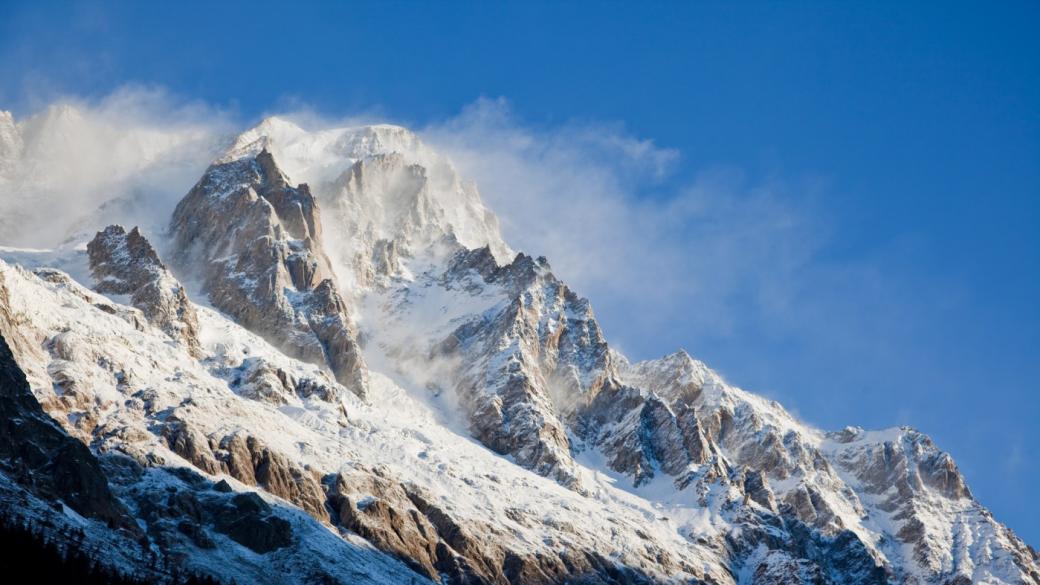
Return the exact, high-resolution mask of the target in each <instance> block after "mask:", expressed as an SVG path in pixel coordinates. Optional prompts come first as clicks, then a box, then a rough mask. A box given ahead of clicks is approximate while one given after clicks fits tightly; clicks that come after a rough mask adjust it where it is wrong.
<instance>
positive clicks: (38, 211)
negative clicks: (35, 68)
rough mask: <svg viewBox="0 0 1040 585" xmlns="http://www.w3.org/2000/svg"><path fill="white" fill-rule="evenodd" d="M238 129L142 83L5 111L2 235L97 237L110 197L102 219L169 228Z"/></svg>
mask: <svg viewBox="0 0 1040 585" xmlns="http://www.w3.org/2000/svg"><path fill="white" fill-rule="evenodd" d="M231 130H232V126H231V124H230V122H229V118H228V117H227V116H226V115H225V114H224V113H222V112H219V111H216V110H214V109H213V108H210V107H208V106H205V105H200V104H193V103H183V102H180V101H177V100H175V99H173V98H171V97H169V96H168V95H167V94H165V93H164V92H163V91H161V90H154V89H146V88H139V87H130V88H123V89H121V90H118V91H116V92H114V93H112V94H110V95H108V96H107V97H105V98H102V99H100V100H96V101H86V100H81V99H75V98H66V99H60V100H56V101H54V102H53V103H51V104H50V105H48V106H47V107H46V108H44V109H42V110H41V111H39V112H37V113H35V114H33V115H30V116H27V117H25V118H23V119H15V118H14V117H13V116H11V115H10V114H7V113H6V112H0V244H3V245H15V246H29V247H51V246H55V245H58V244H61V243H63V242H65V241H66V240H67V239H68V238H70V237H72V238H75V239H82V238H83V236H84V235H86V236H87V238H89V236H91V235H93V231H94V230H96V229H98V227H99V226H98V225H93V222H91V221H90V218H91V217H92V215H93V214H94V213H95V212H96V210H98V208H99V207H101V206H102V205H105V204H106V203H108V205H107V206H106V209H105V211H104V218H103V219H102V218H98V220H99V221H102V222H107V223H113V222H117V221H118V222H126V223H131V224H142V225H143V226H145V227H148V228H150V229H156V228H158V229H161V228H162V226H163V225H164V222H163V221H162V220H161V219H159V218H167V217H169V212H170V210H172V209H173V206H174V205H175V204H176V202H177V201H178V200H179V199H180V198H181V197H183V196H184V194H185V193H186V192H187V191H188V190H189V189H190V188H191V185H192V184H193V183H194V182H195V181H196V180H197V179H198V177H199V176H200V175H201V174H202V172H203V170H205V168H206V166H207V165H208V164H209V162H210V161H211V160H212V159H213V158H214V157H215V156H216V155H217V154H218V153H219V151H220V149H221V148H222V146H223V145H224V144H226V142H227V140H228V139H227V136H228V135H229V132H230V131H231ZM153 224H154V225H153ZM99 225H100V224H99ZM102 227H103V226H102ZM81 232H83V233H81Z"/></svg>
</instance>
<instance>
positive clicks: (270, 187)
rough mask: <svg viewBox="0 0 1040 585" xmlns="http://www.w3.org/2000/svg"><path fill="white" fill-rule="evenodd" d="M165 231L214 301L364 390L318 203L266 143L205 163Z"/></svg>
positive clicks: (183, 265)
mask: <svg viewBox="0 0 1040 585" xmlns="http://www.w3.org/2000/svg"><path fill="white" fill-rule="evenodd" d="M170 231H171V232H172V234H173V238H174V244H173V249H174V255H173V262H174V265H175V266H177V267H178V270H180V271H181V272H182V273H183V274H187V275H191V276H193V277H197V278H199V279H201V282H202V287H203V292H205V294H207V295H208V297H209V299H210V301H211V302H212V303H213V305H214V306H215V307H217V308H219V309H220V310H222V311H224V312H226V313H228V314H229V315H231V316H233V317H234V318H235V319H236V320H237V321H238V322H239V323H242V325H243V326H245V327H246V328H248V329H250V330H252V331H255V332H257V333H259V334H260V335H262V336H263V337H264V338H266V339H268V340H270V341H271V342H272V343H274V344H275V345H277V346H278V347H279V348H281V349H282V350H283V351H285V352H286V353H287V354H288V355H290V356H291V357H295V358H299V359H302V360H305V361H309V362H311V363H317V364H325V365H327V366H328V368H329V369H330V370H331V371H332V373H333V374H334V375H335V376H336V379H337V380H338V381H339V382H340V383H342V384H343V385H345V386H347V387H348V388H350V389H351V390H352V391H354V392H355V393H357V394H358V395H359V396H364V393H365V387H366V373H365V364H364V359H363V357H362V356H361V353H360V350H359V348H358V344H357V334H356V331H355V328H354V324H353V322H352V321H351V319H350V315H349V312H348V308H347V306H346V303H345V302H344V300H343V297H342V296H341V295H340V293H339V291H338V290H337V287H336V285H335V281H334V279H333V274H332V271H331V269H330V267H329V263H328V259H327V258H326V256H325V253H324V251H323V249H322V246H321V241H322V240H321V233H322V227H321V218H320V215H319V212H318V206H317V203H316V202H315V201H314V198H313V197H312V196H311V194H310V190H309V189H308V187H307V186H306V185H299V186H297V187H292V186H290V185H289V180H288V178H287V177H286V176H285V175H284V174H283V173H282V171H281V170H280V169H279V168H278V166H277V164H276V163H275V160H274V157H273V156H272V155H271V154H270V153H269V152H267V151H266V150H265V151H262V152H260V153H259V154H257V155H256V156H255V157H247V158H240V159H233V160H227V159H224V160H222V161H220V162H217V163H216V164H214V165H213V166H212V167H210V169H209V170H207V171H206V174H205V175H204V176H203V178H202V179H201V180H200V181H199V182H198V184H196V185H195V187H194V188H193V189H192V190H191V192H190V193H188V195H187V196H186V197H185V198H184V199H183V200H182V201H181V202H180V204H178V206H177V209H176V210H175V212H174V215H173V219H172V221H171V224H170Z"/></svg>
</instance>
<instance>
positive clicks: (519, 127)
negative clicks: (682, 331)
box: [422, 100, 827, 353]
mask: <svg viewBox="0 0 1040 585" xmlns="http://www.w3.org/2000/svg"><path fill="white" fill-rule="evenodd" d="M422 134H423V136H424V137H425V138H426V139H427V140H428V141H429V142H431V143H432V144H434V145H435V146H436V147H438V148H440V149H442V150H444V151H446V152H447V153H448V154H449V156H450V157H451V158H452V159H453V160H454V161H455V163H456V164H457V166H459V168H460V170H461V172H462V174H463V175H464V176H467V177H469V178H472V179H474V180H476V182H477V184H478V185H479V187H480V190H481V193H482V195H483V196H484V198H485V200H486V201H487V202H488V204H489V206H490V207H491V208H492V209H493V210H495V211H496V212H497V213H498V214H499V215H500V217H501V218H502V225H503V230H504V232H505V234H504V235H505V237H506V239H507V241H509V243H510V244H511V245H513V246H514V247H517V248H519V249H521V250H524V251H526V252H529V253H532V254H535V255H545V256H547V257H548V258H549V260H550V262H551V264H552V266H553V268H554V270H555V271H556V273H557V274H558V275H560V276H561V277H562V278H563V279H564V280H565V281H567V282H569V283H570V284H571V285H572V286H573V287H574V288H576V289H577V290H578V292H579V293H581V294H584V295H587V296H589V297H590V298H592V300H593V305H594V306H595V307H597V310H598V312H599V313H600V315H601V317H603V320H604V321H605V326H606V327H607V333H608V336H609V335H611V333H612V330H611V327H612V326H613V327H614V329H613V333H614V335H615V337H613V338H612V341H621V342H622V344H623V345H630V344H631V345H640V346H646V345H648V344H645V343H640V342H639V341H638V340H640V339H644V338H645V337H647V336H652V335H655V334H656V333H657V331H659V330H660V329H662V328H663V327H664V326H666V325H668V324H669V323H675V322H676V320H679V321H681V322H682V324H683V325H684V326H685V327H687V328H688V329H689V330H690V331H689V332H688V333H687V335H686V337H687V338H688V339H689V338H696V337H697V336H698V332H700V334H701V336H702V337H703V336H704V335H707V336H709V337H710V336H726V335H730V334H732V330H733V329H734V327H735V321H736V320H739V319H745V318H747V317H748V315H747V313H748V312H749V311H751V312H756V313H759V315H758V316H761V314H769V315H775V316H776V317H777V318H783V314H784V313H785V311H786V310H787V308H788V307H789V305H790V304H791V302H792V299H793V298H794V297H795V296H797V295H798V294H799V292H800V289H801V288H802V287H803V286H804V285H805V280H804V279H803V278H802V276H803V275H804V273H805V271H806V270H808V269H809V267H810V265H811V263H812V262H813V258H814V256H815V255H816V254H817V253H818V252H819V250H820V249H821V247H822V246H824V245H825V243H826V239H827V237H826V230H825V229H824V227H823V226H824V222H821V221H820V220H819V218H818V217H817V212H816V211H815V210H814V209H813V208H812V206H811V205H810V202H811V201H812V195H813V194H814V193H813V191H814V190H815V189H816V187H815V186H814V185H813V184H811V183H806V184H804V185H800V186H799V188H800V191H798V192H794V191H793V189H792V188H790V187H789V186H787V185H785V184H784V183H782V182H781V181H779V180H764V181H760V182H752V181H749V180H748V179H747V178H746V177H745V176H744V175H743V174H742V173H741V172H739V171H737V170H734V169H725V168H716V169H709V170H706V171H704V172H702V173H701V174H699V175H698V176H697V177H696V178H695V179H694V180H693V181H692V183H690V184H688V185H685V186H682V185H680V186H678V187H671V189H672V192H668V189H669V184H668V182H667V181H665V182H662V180H663V179H666V178H667V177H668V174H669V172H670V171H671V170H672V168H673V167H674V166H675V165H676V162H677V161H678V159H679V156H678V153H677V152H675V151H674V150H670V149H666V148H661V147H658V146H657V145H655V144H654V143H653V142H652V141H649V140H640V139H636V138H633V137H631V136H629V135H627V134H626V133H624V131H623V129H621V128H619V127H616V126H605V125H565V126H563V127H559V128H549V129H534V128H531V127H528V126H525V125H524V124H522V123H520V122H519V121H517V120H516V119H515V118H514V117H512V115H511V114H510V111H509V107H508V104H507V103H506V102H504V101H503V100H480V101H478V102H477V103H475V104H474V105H472V106H470V107H468V108H466V109H465V110H464V111H463V112H462V113H461V114H460V115H459V116H458V117H456V118H454V119H452V120H448V121H446V122H444V123H441V124H434V125H431V126H430V127H427V128H425V129H424V130H423V132H422ZM655 190H656V191H657V192H654V191H655ZM633 315H638V318H637V319H633V318H632V316H633ZM635 353H640V352H639V351H636V352H635Z"/></svg>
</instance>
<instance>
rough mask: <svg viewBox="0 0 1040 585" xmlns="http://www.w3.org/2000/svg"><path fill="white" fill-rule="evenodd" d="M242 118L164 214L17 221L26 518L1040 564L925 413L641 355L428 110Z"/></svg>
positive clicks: (146, 568)
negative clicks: (524, 228) (392, 116)
mask: <svg viewBox="0 0 1040 585" xmlns="http://www.w3.org/2000/svg"><path fill="white" fill-rule="evenodd" d="M23 124H24V123H19V122H16V121H15V120H14V119H13V118H12V117H11V116H9V115H3V114H0V177H5V176H7V177H10V176H13V175H15V174H17V173H18V172H19V171H18V164H19V161H20V160H21V159H20V158H19V157H20V156H21V155H20V154H19V153H20V152H21V149H24V148H25V147H24V145H23V142H24V141H23V140H22V138H21V136H22V133H23V132H24V129H23V126H22V125H23ZM229 142H230V144H231V146H230V148H228V149H227V151H226V152H224V153H223V154H222V155H220V156H218V157H217V158H216V159H215V160H214V161H213V163H212V165H211V166H210V167H209V168H208V169H207V170H206V171H205V172H204V173H203V174H202V175H201V177H199V179H198V181H197V183H196V184H195V185H194V187H191V188H190V189H187V190H186V194H185V195H184V197H183V199H182V200H181V201H180V203H179V204H178V205H177V206H176V209H174V210H173V212H172V215H171V216H170V217H158V218H156V217H152V218H149V222H148V224H147V225H149V226H155V225H161V226H166V227H165V228H163V229H153V230H152V231H151V233H148V232H147V231H146V230H140V229H131V228H134V226H118V225H109V224H108V222H107V221H106V220H105V212H103V211H102V212H98V211H95V210H91V211H90V213H86V214H84V216H83V220H82V221H81V222H80V223H78V224H77V228H76V230H79V231H73V232H72V233H71V235H72V239H71V240H67V242H68V243H67V244H65V245H63V246H62V247H60V248H57V249H47V250H39V249H19V248H3V249H0V258H2V260H0V334H2V336H3V338H4V339H5V340H6V341H5V342H4V343H3V344H2V347H0V350H2V351H0V362H2V363H0V373H2V374H3V376H0V383H2V384H3V387H2V392H0V411H2V412H3V413H4V420H2V421H0V433H2V434H4V435H5V441H4V442H2V443H0V502H2V506H0V513H2V514H3V516H4V517H5V518H7V519H9V521H10V519H13V520H14V521H17V522H23V523H29V524H31V525H32V526H36V527H39V529H40V530H44V531H47V532H48V534H53V535H54V538H55V539H56V540H57V541H58V542H60V543H63V544H62V546H67V547H78V546H87V547H89V550H92V551H100V552H97V556H98V559H99V561H100V562H102V563H104V564H106V565H109V566H112V567H115V568H117V569H118V570H120V571H123V572H125V573H128V574H132V575H135V576H138V577H140V578H144V579H147V580H153V581H162V580H164V579H165V580H170V579H172V578H173V577H171V576H172V575H174V574H175V573H176V574H181V575H183V574H190V573H198V574H205V575H209V576H212V577H214V578H217V579H221V580H226V581H230V580H235V581H236V582H239V583H244V582H250V583H252V582H256V583H309V582H314V583H409V582H414V583H424V582H441V583H502V584H504V583H513V584H521V583H715V584H736V583H740V584H745V583H747V584H750V583H761V584H769V583H777V584H779V583H805V584H809V583H812V584H817V583H834V584H839V583H862V584H867V583H914V584H920V585H925V584H936V585H939V584H947V583H950V584H955V583H956V584H960V583H994V584H995V583H1008V584H1010V583H1027V584H1040V556H1038V554H1037V552H1036V551H1035V550H1033V549H1031V548H1030V547H1028V546H1027V545H1026V544H1024V543H1023V542H1022V541H1021V540H1020V539H1018V538H1017V537H1016V536H1015V535H1014V534H1013V533H1012V532H1011V531H1010V530H1009V529H1008V528H1006V527H1005V526H1003V525H1002V524H1000V523H999V522H998V521H997V520H996V519H994V518H993V517H992V515H991V514H990V513H989V512H988V511H987V510H986V509H985V508H984V507H983V506H982V505H981V504H979V503H978V502H977V501H976V500H975V499H974V498H973V497H972V494H971V492H970V490H969V489H968V487H967V486H966V485H965V482H964V479H963V477H962V476H961V474H960V473H959V471H958V470H957V467H956V465H955V464H954V462H953V460H952V459H951V458H950V456H949V455H947V454H945V453H943V452H942V451H940V450H939V449H938V447H936V446H935V445H934V444H933V443H932V441H931V440H930V439H929V438H928V437H926V436H924V435H922V434H921V433H918V432H916V431H914V430H913V429H910V428H898V429H888V430H883V431H865V430H863V429H859V428H852V427H850V428H846V429H843V430H841V431H836V432H825V431H822V430H819V429H815V428H812V427H810V426H808V425H806V424H804V423H802V422H800V421H798V420H796V419H795V418H794V417H792V416H791V415H790V414H788V413H787V412H786V411H785V410H784V409H783V407H781V406H780V405H779V404H777V403H775V402H771V401H768V400H765V399H763V398H761V397H758V396H756V395H754V394H751V393H749V392H746V391H744V390H741V389H739V388H735V387H733V386H731V385H729V384H728V383H726V381H725V380H723V379H722V378H721V377H720V376H719V375H718V374H716V373H715V372H713V371H712V370H711V369H710V368H708V367H707V366H706V365H705V364H703V363H701V362H699V361H697V360H696V359H694V358H692V357H691V356H690V355H688V354H687V353H686V352H685V351H678V352H676V353H674V354H672V355H669V356H665V357H663V358H661V359H657V360H650V361H645V362H639V363H632V362H630V361H629V360H628V359H627V358H626V357H625V356H624V355H622V354H621V353H619V352H618V351H616V350H615V349H613V348H611V347H610V345H609V343H608V342H607V339H606V337H605V336H604V333H603V332H602V331H601V329H600V327H599V325H598V323H597V321H596V318H595V314H594V313H593V311H592V307H591V304H590V302H589V301H588V300H587V299H585V298H582V297H581V296H580V295H578V294H577V293H576V292H575V291H573V290H571V289H570V288H569V287H568V286H567V284H566V283H564V282H562V281H561V280H560V279H559V278H558V277H557V276H555V275H554V274H553V272H552V268H551V265H550V262H549V260H547V259H545V258H532V257H530V256H528V255H526V254H523V253H515V252H514V251H513V250H512V249H511V248H510V247H509V246H508V244H507V243H506V242H504V241H503V240H502V237H501V235H500V233H499V228H498V220H497V219H496V217H495V215H494V214H493V213H492V211H491V210H489V209H488V208H487V207H486V206H485V205H484V204H483V202H482V200H481V198H480V195H479V193H478V191H477V188H476V186H475V185H473V184H472V183H469V182H467V181H465V180H464V179H463V178H461V177H460V176H459V174H458V172H457V171H456V170H455V169H454V167H453V166H452V164H451V162H450V161H448V160H447V159H446V158H444V157H443V156H441V155H439V154H438V153H436V152H434V151H433V150H432V149H430V148H429V147H428V146H426V145H425V144H424V143H423V142H422V141H421V140H420V138H419V137H418V136H416V135H415V134H414V133H412V132H410V131H408V130H406V129H404V128H400V127H396V126H388V125H379V126H366V127H357V128H336V129H327V130H321V131H316V132H311V131H306V130H304V129H302V128H301V127H299V126H297V125H296V124H293V123H292V122H290V121H287V120H284V119H279V118H269V119H267V120H265V121H263V122H262V123H261V124H259V125H258V126H257V127H255V128H253V129H250V130H248V131H247V132H244V133H243V134H241V135H240V136H238V137H237V138H236V139H234V140H232V141H229ZM12 169H13V170H12ZM36 172H38V171H36ZM4 184H5V183H3V182H0V189H3V188H4V187H3V186H4ZM13 196H14V195H13V194H11V193H8V192H0V198H7V197H13ZM112 205H118V203H109V204H108V208H111V206H112ZM157 208H161V206H157ZM83 222H87V223H89V222H97V224H96V225H92V226H89V235H88V236H87V237H85V238H84V237H79V236H77V235H76V234H81V233H84V232H83V231H82V229H83V225H84V223H83ZM95 233H96V235H95ZM64 236H65V234H61V235H60V237H57V238H55V239H56V241H66V238H65V237H64ZM0 243H2V242H0ZM7 348H9V350H8V349H7ZM55 422H56V423H57V424H55ZM84 445H85V446H86V447H84ZM54 453H59V454H60V455H53V454H54ZM63 458H64V459H63ZM52 461H53V462H62V461H69V462H70V463H68V464H66V463H60V464H57V465H55V464H53V463H50V462H52ZM70 532H75V533H76V534H79V536H78V537H77V539H69V538H66V537H65V536H64V535H67V534H69V533H70ZM63 539H64V540H63ZM84 543H85V544H84Z"/></svg>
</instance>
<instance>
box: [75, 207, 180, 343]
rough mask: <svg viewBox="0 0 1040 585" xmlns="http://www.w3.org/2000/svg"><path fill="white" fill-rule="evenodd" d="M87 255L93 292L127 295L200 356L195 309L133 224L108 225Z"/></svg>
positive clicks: (170, 334)
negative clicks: (92, 279) (93, 281)
mask: <svg viewBox="0 0 1040 585" xmlns="http://www.w3.org/2000/svg"><path fill="white" fill-rule="evenodd" d="M87 254H88V256H89V258H90V270H91V273H92V274H93V275H94V280H95V281H96V282H97V285H96V286H95V289H96V290H97V291H98V292H101V293H105V294H112V295H126V296H129V297H130V304H131V305H133V306H134V307H137V308H138V309H140V310H141V312H142V313H144V316H145V318H147V319H148V321H149V322H151V323H152V324H154V325H155V326H156V327H158V328H159V329H162V330H163V331H164V332H165V333H166V334H167V335H169V336H170V337H171V338H173V339H174V340H175V341H179V342H181V343H183V344H184V346H185V347H187V348H188V351H189V352H190V353H191V354H192V355H194V356H196V357H201V349H200V348H199V339H198V329H199V319H198V316H197V315H196V314H195V308H194V306H192V304H191V303H190V302H189V301H188V295H187V293H185V292H184V287H183V286H181V283H180V282H178V281H177V279H175V278H174V277H173V275H172V274H170V271H169V270H167V269H166V267H165V266H164V265H163V263H162V262H161V261H160V260H159V255H158V254H156V252H155V249H154V248H153V247H152V245H151V244H150V243H149V242H148V240H147V239H145V237H144V236H143V235H141V232H140V231H139V230H138V229H137V228H134V229H132V230H130V232H129V233H128V232H127V231H126V230H125V229H123V227H122V226H119V225H112V226H108V227H107V228H105V229H104V230H103V231H100V232H98V233H97V235H96V236H94V239H93V240H91V241H90V243H89V244H87Z"/></svg>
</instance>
